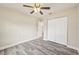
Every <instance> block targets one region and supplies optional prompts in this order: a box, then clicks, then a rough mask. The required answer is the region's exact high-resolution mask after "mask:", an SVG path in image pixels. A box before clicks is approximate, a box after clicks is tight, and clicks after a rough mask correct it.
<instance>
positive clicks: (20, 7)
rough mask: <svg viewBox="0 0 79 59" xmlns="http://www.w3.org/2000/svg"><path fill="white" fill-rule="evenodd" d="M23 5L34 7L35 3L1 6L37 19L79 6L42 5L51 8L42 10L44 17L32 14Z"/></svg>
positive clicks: (5, 4)
mask: <svg viewBox="0 0 79 59" xmlns="http://www.w3.org/2000/svg"><path fill="white" fill-rule="evenodd" d="M23 4H26V5H31V6H33V3H1V4H0V5H1V6H5V7H8V8H11V9H14V10H16V11H19V12H21V13H24V14H26V15H30V16H35V17H43V16H47V15H49V14H50V13H51V12H52V13H54V12H58V11H62V10H65V9H68V8H71V7H74V6H78V5H79V4H78V3H41V6H48V7H51V9H50V10H42V12H43V13H44V15H41V14H40V13H34V14H30V12H31V11H32V9H31V8H28V7H23Z"/></svg>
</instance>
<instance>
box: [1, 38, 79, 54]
mask: <svg viewBox="0 0 79 59" xmlns="http://www.w3.org/2000/svg"><path fill="white" fill-rule="evenodd" d="M0 55H78V53H77V51H76V50H74V49H71V48H68V47H66V46H64V45H61V44H57V43H55V42H51V41H44V40H41V39H36V40H32V41H29V42H26V43H22V44H19V45H17V46H14V47H10V48H7V49H4V50H1V51H0Z"/></svg>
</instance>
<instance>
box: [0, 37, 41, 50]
mask: <svg viewBox="0 0 79 59" xmlns="http://www.w3.org/2000/svg"><path fill="white" fill-rule="evenodd" d="M37 38H40V37H39V36H37V37H35V38H32V39H29V40H28V41H30V40H34V39H37ZM28 41H27V40H24V41H21V42H17V43H13V44H10V45H6V46H3V47H0V50H3V49H6V48H9V47H13V46H16V45H19V44H21V43H24V42H28Z"/></svg>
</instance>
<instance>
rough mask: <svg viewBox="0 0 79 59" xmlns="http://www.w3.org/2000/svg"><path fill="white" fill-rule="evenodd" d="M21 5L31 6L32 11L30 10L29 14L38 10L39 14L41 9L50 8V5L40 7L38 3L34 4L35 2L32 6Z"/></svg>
mask: <svg viewBox="0 0 79 59" xmlns="http://www.w3.org/2000/svg"><path fill="white" fill-rule="evenodd" d="M23 7H29V8H33V11H31V12H30V14H33V13H34V12H39V13H40V14H41V15H43V12H42V11H41V9H46V10H49V9H50V7H41V5H40V4H36V3H35V4H34V6H29V5H23Z"/></svg>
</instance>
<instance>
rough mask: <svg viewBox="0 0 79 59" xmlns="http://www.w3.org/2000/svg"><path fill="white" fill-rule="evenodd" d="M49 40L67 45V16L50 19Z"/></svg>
mask: <svg viewBox="0 0 79 59" xmlns="http://www.w3.org/2000/svg"><path fill="white" fill-rule="evenodd" d="M48 40H50V41H53V42H56V43H60V44H64V45H67V17H63V18H56V19H52V20H49V21H48Z"/></svg>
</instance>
